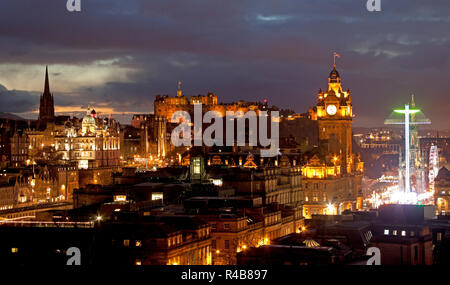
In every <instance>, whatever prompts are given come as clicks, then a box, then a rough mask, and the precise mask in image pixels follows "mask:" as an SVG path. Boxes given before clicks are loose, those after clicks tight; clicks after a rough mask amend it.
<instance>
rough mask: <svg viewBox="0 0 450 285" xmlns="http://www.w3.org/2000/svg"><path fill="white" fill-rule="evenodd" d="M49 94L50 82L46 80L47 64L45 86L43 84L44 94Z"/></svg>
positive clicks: (46, 75)
mask: <svg viewBox="0 0 450 285" xmlns="http://www.w3.org/2000/svg"><path fill="white" fill-rule="evenodd" d="M45 94H49V95H50V84H49V82H48V66H45V86H44V95H45Z"/></svg>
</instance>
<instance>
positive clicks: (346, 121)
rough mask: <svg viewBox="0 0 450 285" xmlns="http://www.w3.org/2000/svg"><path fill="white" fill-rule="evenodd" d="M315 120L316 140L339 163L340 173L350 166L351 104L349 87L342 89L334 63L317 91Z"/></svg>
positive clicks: (349, 168) (348, 170)
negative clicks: (322, 86)
mask: <svg viewBox="0 0 450 285" xmlns="http://www.w3.org/2000/svg"><path fill="white" fill-rule="evenodd" d="M317 96H318V101H317V106H316V107H317V120H318V126H319V143H320V144H321V145H322V146H323V147H325V149H326V150H327V152H328V153H329V154H334V155H335V156H336V157H337V158H338V159H339V161H338V163H339V164H340V165H341V166H342V173H348V172H351V169H352V115H353V113H352V104H351V96H350V90H347V91H343V90H342V86H341V77H340V75H339V72H338V71H337V70H336V64H334V65H333V69H332V70H331V72H330V75H329V76H328V88H327V91H326V92H323V91H322V90H319V92H318V95H317Z"/></svg>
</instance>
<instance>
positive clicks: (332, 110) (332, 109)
mask: <svg viewBox="0 0 450 285" xmlns="http://www.w3.org/2000/svg"><path fill="white" fill-rule="evenodd" d="M336 111H337V109H336V106H334V105H328V107H327V113H328V115H331V116H333V115H334V114H336Z"/></svg>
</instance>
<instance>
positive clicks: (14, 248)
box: [11, 247, 19, 253]
mask: <svg viewBox="0 0 450 285" xmlns="http://www.w3.org/2000/svg"><path fill="white" fill-rule="evenodd" d="M11 252H12V253H17V252H19V249H18V248H17V247H13V248H11Z"/></svg>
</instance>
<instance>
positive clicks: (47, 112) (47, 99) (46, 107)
mask: <svg viewBox="0 0 450 285" xmlns="http://www.w3.org/2000/svg"><path fill="white" fill-rule="evenodd" d="M54 117H55V106H54V103H53V95H52V94H51V93H50V84H49V80H48V68H47V66H46V67H45V83H44V93H43V94H42V96H41V101H40V105H39V122H42V123H44V124H45V123H46V122H47V120H51V119H53V118H54Z"/></svg>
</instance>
